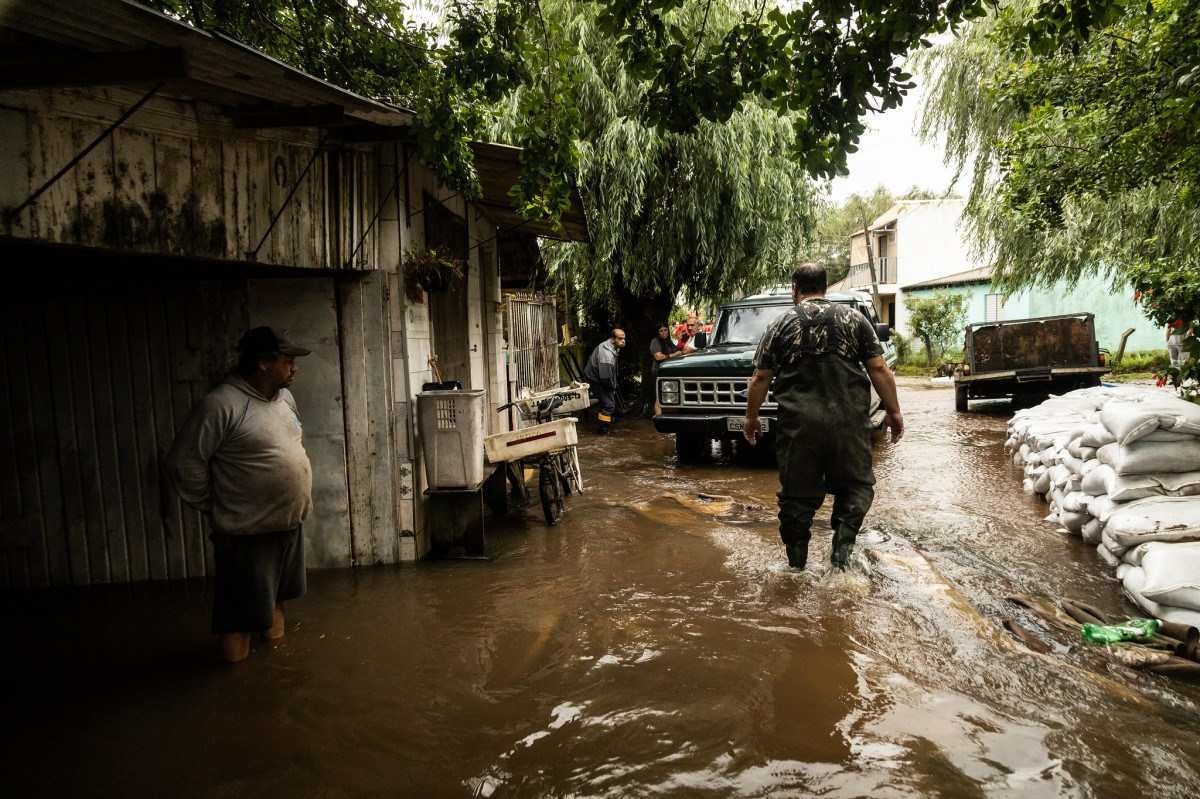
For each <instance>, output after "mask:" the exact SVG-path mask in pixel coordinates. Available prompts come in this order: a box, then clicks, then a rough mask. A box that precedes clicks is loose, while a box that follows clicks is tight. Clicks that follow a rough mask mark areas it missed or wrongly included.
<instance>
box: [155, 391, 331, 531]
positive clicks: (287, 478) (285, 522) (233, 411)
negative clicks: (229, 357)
mask: <svg viewBox="0 0 1200 799" xmlns="http://www.w3.org/2000/svg"><path fill="white" fill-rule="evenodd" d="M301 439H302V430H301V427H300V415H299V413H297V411H296V400H295V398H294V397H293V396H292V392H290V391H288V390H287V389H286V388H282V389H280V390H279V393H278V394H276V395H275V398H274V399H267V398H266V397H264V396H263V395H262V394H259V393H258V392H257V391H256V390H255V389H254V388H253V387H252V386H251V385H250V384H249V383H247V382H246V381H245V380H243V379H242V378H240V377H236V376H231V377H230V378H228V379H227V380H226V381H225V382H224V383H222V384H221V385H219V386H217V387H216V388H215V389H213V390H212V391H210V392H209V393H208V394H207V395H206V396H205V397H204V399H202V400H200V402H199V403H198V404H197V405H196V407H195V408H193V409H192V412H191V415H190V416H188V418H187V421H185V422H184V423H183V428H182V429H181V430H180V431H179V433H178V434H177V435H176V436H175V443H174V444H172V445H171V452H170V454H169V455H168V456H167V472H168V475H169V477H170V479H171V482H172V483H173V485H174V487H175V490H176V491H177V492H178V493H179V496H180V498H181V499H182V500H183V501H184V502H185V503H187V504H188V505H190V506H192V507H194V508H197V509H199V510H202V511H204V512H206V513H208V514H209V517H210V518H211V520H212V524H213V527H214V528H215V529H216V530H218V531H220V532H224V533H238V534H250V533H267V532H273V531H277V530H290V529H292V528H294V527H296V526H297V525H298V524H300V522H301V520H303V519H304V517H305V516H307V515H308V512H309V510H310V509H311V508H312V465H311V464H310V463H309V461H308V453H306V452H305V451H304V444H303V442H302V440H301Z"/></svg>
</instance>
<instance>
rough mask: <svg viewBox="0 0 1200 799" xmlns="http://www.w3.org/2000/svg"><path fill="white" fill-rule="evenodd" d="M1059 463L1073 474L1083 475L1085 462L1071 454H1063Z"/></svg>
mask: <svg viewBox="0 0 1200 799" xmlns="http://www.w3.org/2000/svg"><path fill="white" fill-rule="evenodd" d="M1059 463H1061V464H1062V465H1063V466H1066V467H1067V468H1068V469H1070V470H1071V473H1072V474H1079V475H1082V474H1083V461H1081V460H1079V458H1076V457H1075V456H1074V455H1072V454H1071V453H1070V452H1066V453H1063V455H1062V456H1061V457H1060V458H1059Z"/></svg>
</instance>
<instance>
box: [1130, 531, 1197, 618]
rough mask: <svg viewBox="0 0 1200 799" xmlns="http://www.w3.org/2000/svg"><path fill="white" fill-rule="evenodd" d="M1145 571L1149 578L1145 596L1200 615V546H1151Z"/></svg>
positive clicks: (1145, 557) (1144, 566)
mask: <svg viewBox="0 0 1200 799" xmlns="http://www.w3.org/2000/svg"><path fill="white" fill-rule="evenodd" d="M1141 568H1142V571H1144V572H1145V576H1146V582H1145V585H1143V586H1142V590H1141V594H1142V596H1144V597H1146V598H1147V599H1150V600H1152V601H1154V602H1157V603H1158V604H1160V605H1169V606H1171V607H1176V608H1187V609H1188V610H1197V611H1200V542H1191V543H1182V544H1161V543H1157V544H1152V545H1147V546H1146V551H1145V553H1144V554H1143V555H1142V562H1141Z"/></svg>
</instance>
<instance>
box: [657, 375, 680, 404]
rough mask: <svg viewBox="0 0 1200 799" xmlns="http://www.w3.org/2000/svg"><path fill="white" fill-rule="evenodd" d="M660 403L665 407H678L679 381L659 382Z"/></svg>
mask: <svg viewBox="0 0 1200 799" xmlns="http://www.w3.org/2000/svg"><path fill="white" fill-rule="evenodd" d="M658 401H659V402H661V403H662V404H663V405H678V404H679V381H678V380H660V381H658Z"/></svg>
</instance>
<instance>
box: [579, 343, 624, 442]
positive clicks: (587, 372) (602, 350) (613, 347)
mask: <svg viewBox="0 0 1200 799" xmlns="http://www.w3.org/2000/svg"><path fill="white" fill-rule="evenodd" d="M624 346H625V331H624V330H622V329H621V328H619V327H614V328H613V330H612V336H611V337H610V338H607V339H605V340H604V341H601V342H600V344H599V345H597V347H596V349H594V350H592V357H590V358H588V362H587V366H586V367H585V368H584V370H583V379H584V380H586V381H588V383H589V384H590V386H591V392H592V393H593V394H595V395H596V401H597V406H598V407H597V410H596V421H597V423H598V424H599V428H600V434H601V435H604V434H605V433H607V432H608V428H609V426H610V425H611V424H612V422H613V415H614V414H615V413H616V411H617V397H618V396H619V394H620V391H619V387H620V377H619V375H618V372H617V357H618V356H619V355H620V354H621V349H622V348H623V347H624Z"/></svg>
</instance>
